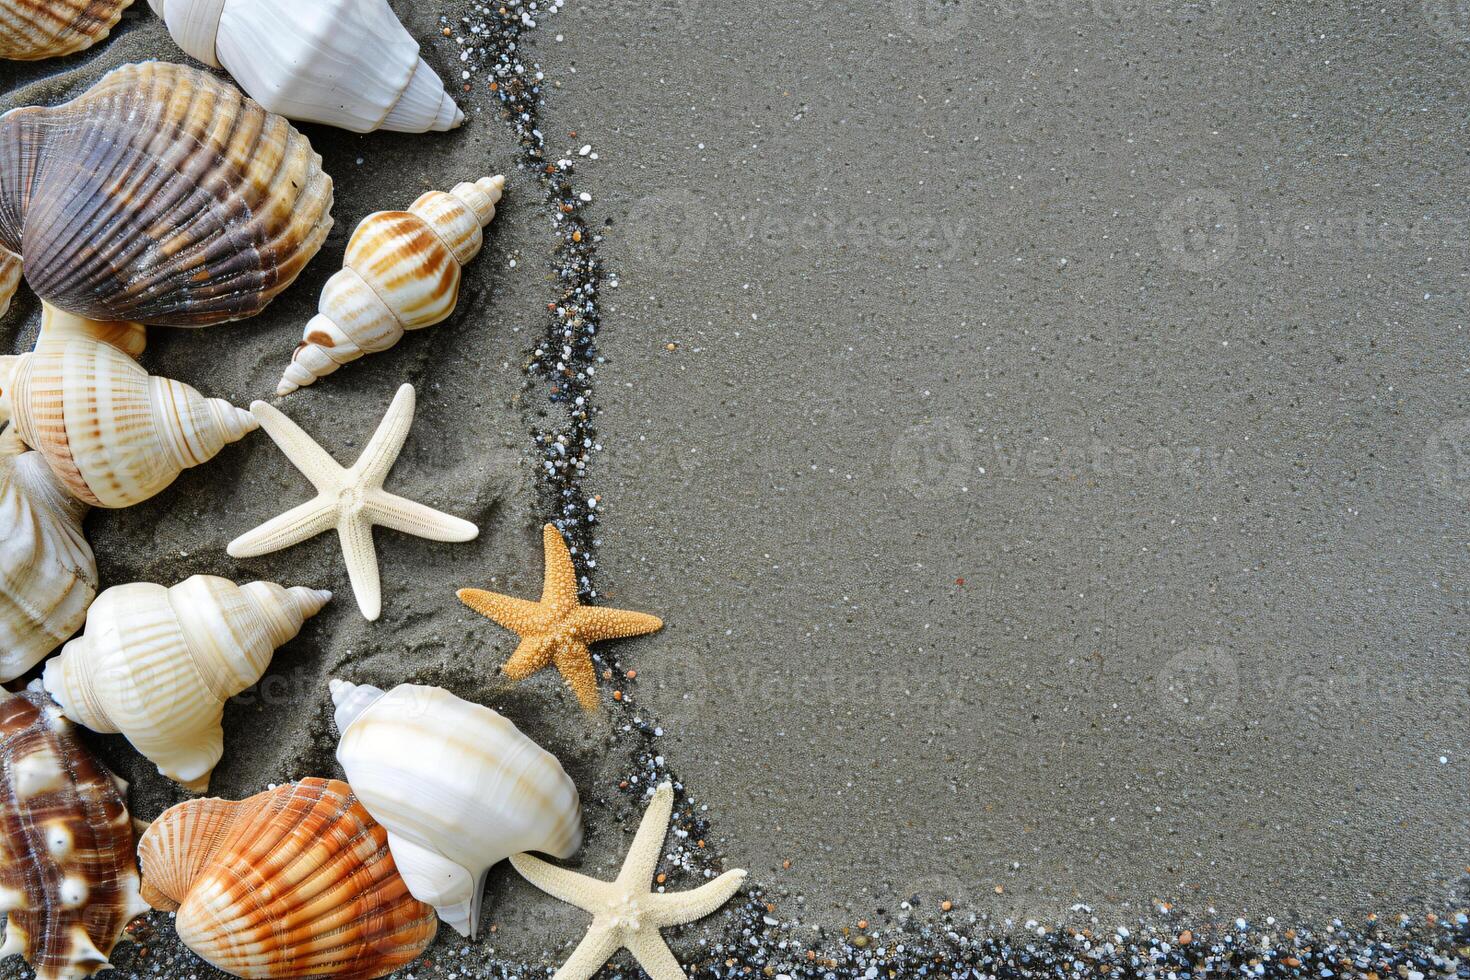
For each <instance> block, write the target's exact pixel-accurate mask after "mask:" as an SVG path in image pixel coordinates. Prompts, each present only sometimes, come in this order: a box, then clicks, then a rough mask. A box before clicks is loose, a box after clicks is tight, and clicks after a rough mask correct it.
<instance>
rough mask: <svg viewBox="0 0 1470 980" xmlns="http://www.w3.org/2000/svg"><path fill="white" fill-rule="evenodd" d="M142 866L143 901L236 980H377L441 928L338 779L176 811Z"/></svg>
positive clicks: (149, 843) (155, 831) (146, 841)
mask: <svg viewBox="0 0 1470 980" xmlns="http://www.w3.org/2000/svg"><path fill="white" fill-rule="evenodd" d="M138 857H139V858H140V859H141V861H142V863H143V895H144V897H145V898H146V899H147V900H148V901H149V902H150V903H151V904H152V905H153V906H154V907H155V908H159V909H163V910H166V911H167V910H176V911H177V913H178V914H177V916H176V917H175V921H174V926H175V928H176V929H177V930H178V934H179V938H180V939H181V940H183V942H184V944H185V945H186V946H188V947H189V948H190V949H192V950H193V951H194V952H196V953H198V954H199V955H200V956H202V957H204V958H205V959H206V960H208V961H209V962H210V963H212V964H214V965H215V966H217V967H219V968H220V969H221V970H225V971H228V972H230V973H233V974H235V975H236V976H240V977H335V978H338V980H355V978H362V980H369V978H372V977H381V976H384V975H386V974H388V973H391V972H393V971H394V970H396V969H398V968H399V967H401V966H405V965H407V964H408V963H411V962H412V961H413V960H415V959H417V958H418V956H419V954H421V953H422V952H423V951H424V949H425V948H426V947H427V946H428V945H429V941H430V940H432V939H433V938H434V932H435V930H436V929H437V928H438V923H437V922H435V921H434V910H433V909H431V908H429V907H428V906H427V905H424V904H423V903H421V902H418V901H415V900H414V898H413V897H412V896H411V895H409V893H408V888H407V887H406V886H405V885H404V882H403V879H402V878H401V877H399V874H398V872H397V870H396V869H395V867H394V864H393V856H392V854H391V852H390V851H389V849H388V835H387V832H386V831H385V830H384V829H383V828H382V827H381V826H379V825H378V824H376V823H374V822H373V818H372V817H370V816H368V812H367V811H366V810H365V809H363V806H362V804H361V803H359V802H358V800H357V798H356V797H355V796H353V795H352V789H351V787H349V786H348V785H347V784H346V783H344V782H341V781H340V780H336V779H303V780H301V781H300V782H299V783H289V784H287V785H285V786H280V787H277V788H276V789H273V790H271V791H269V792H266V793H257V794H256V795H255V796H251V797H247V798H246V799H243V800H240V801H239V802H230V801H228V800H214V799H211V800H189V801H188V802H185V803H180V804H178V805H177V806H174V807H170V808H169V809H167V810H165V811H164V812H163V815H162V816H160V817H159V818H158V819H157V820H155V821H154V822H153V825H152V826H151V827H149V828H148V830H147V831H146V832H145V833H144V834H143V838H142V840H141V841H139V843H138Z"/></svg>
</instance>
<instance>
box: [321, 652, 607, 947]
mask: <svg viewBox="0 0 1470 980" xmlns="http://www.w3.org/2000/svg"><path fill="white" fill-rule="evenodd" d="M331 690H332V701H333V702H334V703H335V704H336V706H337V710H336V714H335V720H336V724H337V728H338V730H339V731H340V732H341V733H342V738H341V741H340V742H339V743H338V745H337V761H338V762H340V763H341V764H342V769H343V771H344V772H346V773H347V780H348V782H350V783H351V784H352V791H353V792H354V793H356V794H357V795H358V798H359V799H361V800H362V803H363V805H364V806H365V807H367V809H368V812H369V813H371V814H372V815H373V819H375V820H377V821H378V822H379V823H381V824H382V825H383V826H384V827H386V828H388V845H389V846H390V847H391V848H392V849H393V859H394V860H395V861H396V862H398V870H399V872H400V873H401V874H402V875H403V878H404V880H405V881H407V882H408V888H409V890H410V891H411V892H413V895H414V897H415V898H417V899H419V900H421V901H424V902H428V903H429V904H430V905H432V906H434V908H435V910H436V911H438V913H439V917H440V918H441V919H443V920H444V921H445V922H447V923H448V924H449V925H451V926H453V927H454V928H455V929H456V930H457V931H458V932H459V933H460V935H462V936H468V937H470V938H472V939H473V938H474V936H475V934H476V932H477V931H478V926H479V919H480V897H481V893H482V892H483V891H484V884H485V876H486V874H488V873H489V870H490V868H491V866H492V865H494V864H495V863H497V862H498V861H501V860H503V859H504V858H508V857H510V856H511V855H512V854H517V853H519V852H521V851H544V852H545V853H547V854H552V855H554V856H556V857H559V858H566V857H571V856H572V855H573V854H574V853H576V850H577V848H579V847H581V846H582V806H581V802H580V800H579V798H578V796H577V787H576V784H574V783H573V782H572V781H571V779H570V778H569V777H568V776H567V774H566V771H565V770H563V769H562V767H561V763H560V762H558V761H557V760H556V756H554V755H552V754H551V753H550V752H547V751H546V750H545V749H543V748H541V746H539V745H537V744H536V743H535V742H533V741H531V740H530V739H529V738H527V737H526V736H525V735H523V734H521V731H520V729H518V728H516V726H515V725H514V724H512V723H511V722H510V720H509V719H507V718H505V717H504V716H502V715H501V714H499V713H498V712H496V711H492V710H491V709H489V708H486V707H483V706H481V705H478V704H474V703H472V702H469V701H465V700H463V699H461V698H457V697H455V696H454V695H453V694H451V693H449V692H448V691H446V690H444V689H443V688H440V687H424V686H422V685H418V684H400V685H398V686H397V687H395V688H393V690H391V691H389V692H387V693H386V694H385V693H383V692H382V691H381V690H379V689H378V688H376V687H372V686H370V685H365V684H364V685H356V684H349V683H347V682H345V681H340V680H335V679H334V680H333V681H332V682H331Z"/></svg>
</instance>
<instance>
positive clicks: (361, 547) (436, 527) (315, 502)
mask: <svg viewBox="0 0 1470 980" xmlns="http://www.w3.org/2000/svg"><path fill="white" fill-rule="evenodd" d="M413 407H414V394H413V385H408V384H406V385H403V386H402V387H400V388H399V389H398V394H396V395H394V396H393V404H391V405H389V406H388V414H386V415H384V416H383V421H382V422H380V423H378V431H377V432H374V433H373V438H372V441H371V442H369V443H368V444H367V448H366V449H364V450H363V451H362V455H361V456H359V457H358V458H357V462H356V463H353V464H352V468H351V469H346V468H344V467H343V466H342V465H341V464H339V463H338V462H337V461H336V460H335V459H333V458H332V457H331V456H329V455H328V454H327V451H326V450H325V449H323V448H322V447H321V446H319V445H317V444H316V442H315V441H314V440H313V439H312V438H311V436H309V435H307V434H306V433H305V432H303V431H302V429H301V427H300V426H299V425H297V424H296V423H295V422H292V421H291V420H290V419H288V418H287V417H286V416H285V415H283V414H282V413H281V412H279V411H278V410H276V409H275V408H273V407H271V406H270V405H267V404H266V403H265V402H261V401H257V402H252V403H251V405H250V412H251V414H253V415H254V416H255V417H256V419H258V420H259V421H260V427H261V428H262V429H264V430H265V431H266V434H267V435H269V436H270V437H271V438H272V439H273V440H275V443H276V445H277V446H280V447H281V452H283V453H285V454H286V458H287V459H289V460H290V461H291V464H292V465H293V466H295V467H296V468H297V469H298V470H300V471H301V472H302V473H304V474H306V478H307V479H308V480H310V481H311V483H312V486H314V487H316V489H317V495H316V497H314V498H313V499H311V500H308V501H307V502H306V503H304V504H302V505H300V506H299V507H292V508H291V509H290V510H288V511H286V512H285V513H284V514H281V515H280V516H279V517H274V518H272V519H271V520H268V521H266V522H265V523H264V524H262V525H260V527H258V528H256V529H255V530H253V531H247V532H246V533H244V534H242V535H240V536H239V537H238V538H236V539H235V540H233V541H231V542H230V544H229V547H227V548H226V549H225V550H226V551H228V552H229V553H230V554H231V555H233V556H234V557H236V558H252V557H254V556H256V555H268V554H270V553H271V552H272V551H280V550H281V549H282V548H289V547H291V546H292V545H293V544H299V543H300V542H302V541H305V540H306V539H307V538H314V537H316V536H317V535H318V534H321V533H322V532H323V531H327V530H330V529H331V528H334V527H335V528H336V529H337V537H338V538H339V539H340V540H341V542H342V558H343V560H344V561H345V562H346V563H347V577H348V579H349V580H350V581H351V582H352V591H353V593H354V594H355V595H356V596H357V607H358V608H359V609H361V610H362V614H363V615H364V616H366V617H367V618H368V619H370V620H373V619H377V618H378V614H379V613H380V612H382V609H383V590H382V584H381V582H380V580H379V578H378V553H377V550H376V549H375V548H374V547H373V525H374V524H379V525H382V526H383V527H391V528H393V530H395V531H402V532H404V533H405V534H412V535H416V536H417V537H420V538H428V539H429V540H430V541H468V540H470V539H471V538H473V537H474V536H475V535H477V534H479V533H480V529H479V528H477V527H475V525H473V524H471V523H470V522H469V521H466V520H461V519H460V518H458V517H453V516H451V515H449V514H446V513H444V512H443V511H438V510H435V509H434V508H432V507H425V506H424V505H423V504H421V503H417V502H416V501H413V500H408V499H405V498H403V497H399V496H396V495H395V494H391V493H389V492H388V491H386V490H384V489H383V481H384V480H385V479H387V477H388V471H389V470H391V469H392V468H393V464H394V462H396V461H397V459H398V452H399V450H401V449H402V448H403V440H405V439H407V438H408V429H409V426H411V425H413Z"/></svg>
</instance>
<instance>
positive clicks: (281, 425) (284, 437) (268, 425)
mask: <svg viewBox="0 0 1470 980" xmlns="http://www.w3.org/2000/svg"><path fill="white" fill-rule="evenodd" d="M250 414H251V415H254V416H255V418H256V420H257V421H258V422H260V427H261V428H262V429H264V430H265V433H266V435H268V436H270V437H271V440H272V441H273V442H274V443H275V444H276V445H277V446H279V447H280V448H281V452H283V453H285V454H286V458H287V459H289V460H290V461H291V465H292V466H294V467H296V468H297V469H298V470H300V471H301V472H302V474H303V475H304V476H305V477H306V478H307V479H308V480H310V481H311V485H312V486H314V487H316V488H317V491H318V492H319V493H324V494H325V493H333V492H335V491H336V490H337V489H338V488H339V487H340V486H341V485H342V474H343V472H344V470H343V469H342V467H341V466H340V465H339V464H338V463H337V461H336V460H335V459H333V458H332V457H331V456H330V455H329V454H328V453H327V451H326V450H325V449H323V448H322V447H321V446H318V445H317V444H316V440H314V439H312V437H311V436H309V435H307V434H306V432H305V431H303V430H302V428H301V426H299V425H297V424H296V423H295V422H292V421H291V420H290V419H289V418H287V417H286V415H285V413H283V412H282V411H281V410H280V409H278V408H276V407H275V406H274V405H267V404H266V403H265V402H261V401H256V402H251V403H250Z"/></svg>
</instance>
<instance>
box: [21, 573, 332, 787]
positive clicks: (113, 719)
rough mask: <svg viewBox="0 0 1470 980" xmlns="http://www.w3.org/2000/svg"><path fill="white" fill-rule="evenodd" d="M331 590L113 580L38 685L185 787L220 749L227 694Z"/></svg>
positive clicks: (200, 779) (241, 685)
mask: <svg viewBox="0 0 1470 980" xmlns="http://www.w3.org/2000/svg"><path fill="white" fill-rule="evenodd" d="M331 597H332V593H330V592H327V591H324V590H320V589H305V588H301V587H297V588H292V589H287V588H283V587H282V586H279V585H276V584H275V583H273V582H251V583H250V584H248V585H236V584H235V583H234V582H231V581H229V580H228V579H223V578H216V577H215V576H213V575H195V576H193V577H192V578H187V579H185V580H184V581H182V582H180V583H179V584H178V585H175V586H174V587H172V588H168V589H166V588H164V587H163V586H161V585H153V584H151V583H148V582H134V583H131V584H129V585H115V586H113V587H112V588H110V589H107V590H106V591H104V592H103V593H102V594H101V595H100V596H98V597H97V601H96V602H94V603H92V608H91V609H89V610H87V628H86V630H85V631H84V632H83V633H82V635H81V636H79V637H77V638H76V639H74V640H72V641H70V642H69V643H67V644H66V646H64V647H62V648H61V654H60V655H59V656H56V657H53V658H52V659H51V660H49V661H47V663H46V671H45V673H44V675H43V676H42V684H44V685H45V688H46V690H47V691H50V692H51V696H52V697H54V698H55V699H56V700H57V702H59V703H60V704H61V708H62V711H64V712H65V713H66V716H67V717H68V718H70V719H71V720H72V721H75V722H77V723H78V724H81V725H85V726H87V727H88V728H90V729H92V730H93V731H94V732H104V733H111V732H122V733H123V734H124V735H126V736H127V738H128V741H129V742H132V743H133V747H134V748H136V749H137V750H138V751H139V752H141V753H143V755H145V756H147V757H148V760H149V761H150V762H152V763H153V764H154V765H156V766H158V771H159V772H161V773H163V774H164V775H165V776H167V777H168V778H170V779H172V780H175V781H177V782H179V783H182V784H183V785H184V787H185V788H186V789H189V790H190V791H192V792H196V793H202V792H203V791H204V790H205V789H206V788H208V786H209V774H210V773H211V772H212V771H213V770H214V766H215V763H217V762H219V759H220V756H221V755H222V754H223V752H224V732H223V730H222V728H221V727H220V719H221V718H222V717H223V714H224V705H225V701H226V700H228V699H229V698H231V697H234V696H235V695H236V694H239V693H240V692H241V691H243V690H245V689H246V688H247V687H249V686H250V685H252V684H254V683H255V682H256V681H258V680H260V678H261V675H263V674H264V673H265V669H266V667H267V666H268V665H269V664H270V659H271V654H272V653H274V652H275V649H276V648H277V647H279V646H281V645H282V644H284V643H285V642H286V641H288V640H290V639H291V638H292V637H294V636H295V635H296V634H297V633H298V632H300V630H301V624H302V623H304V622H305V621H306V620H307V619H309V618H310V617H312V616H314V615H316V613H317V612H318V611H319V610H320V609H321V608H322V606H324V605H325V604H326V602H327V600H328V599H330V598H331Z"/></svg>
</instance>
